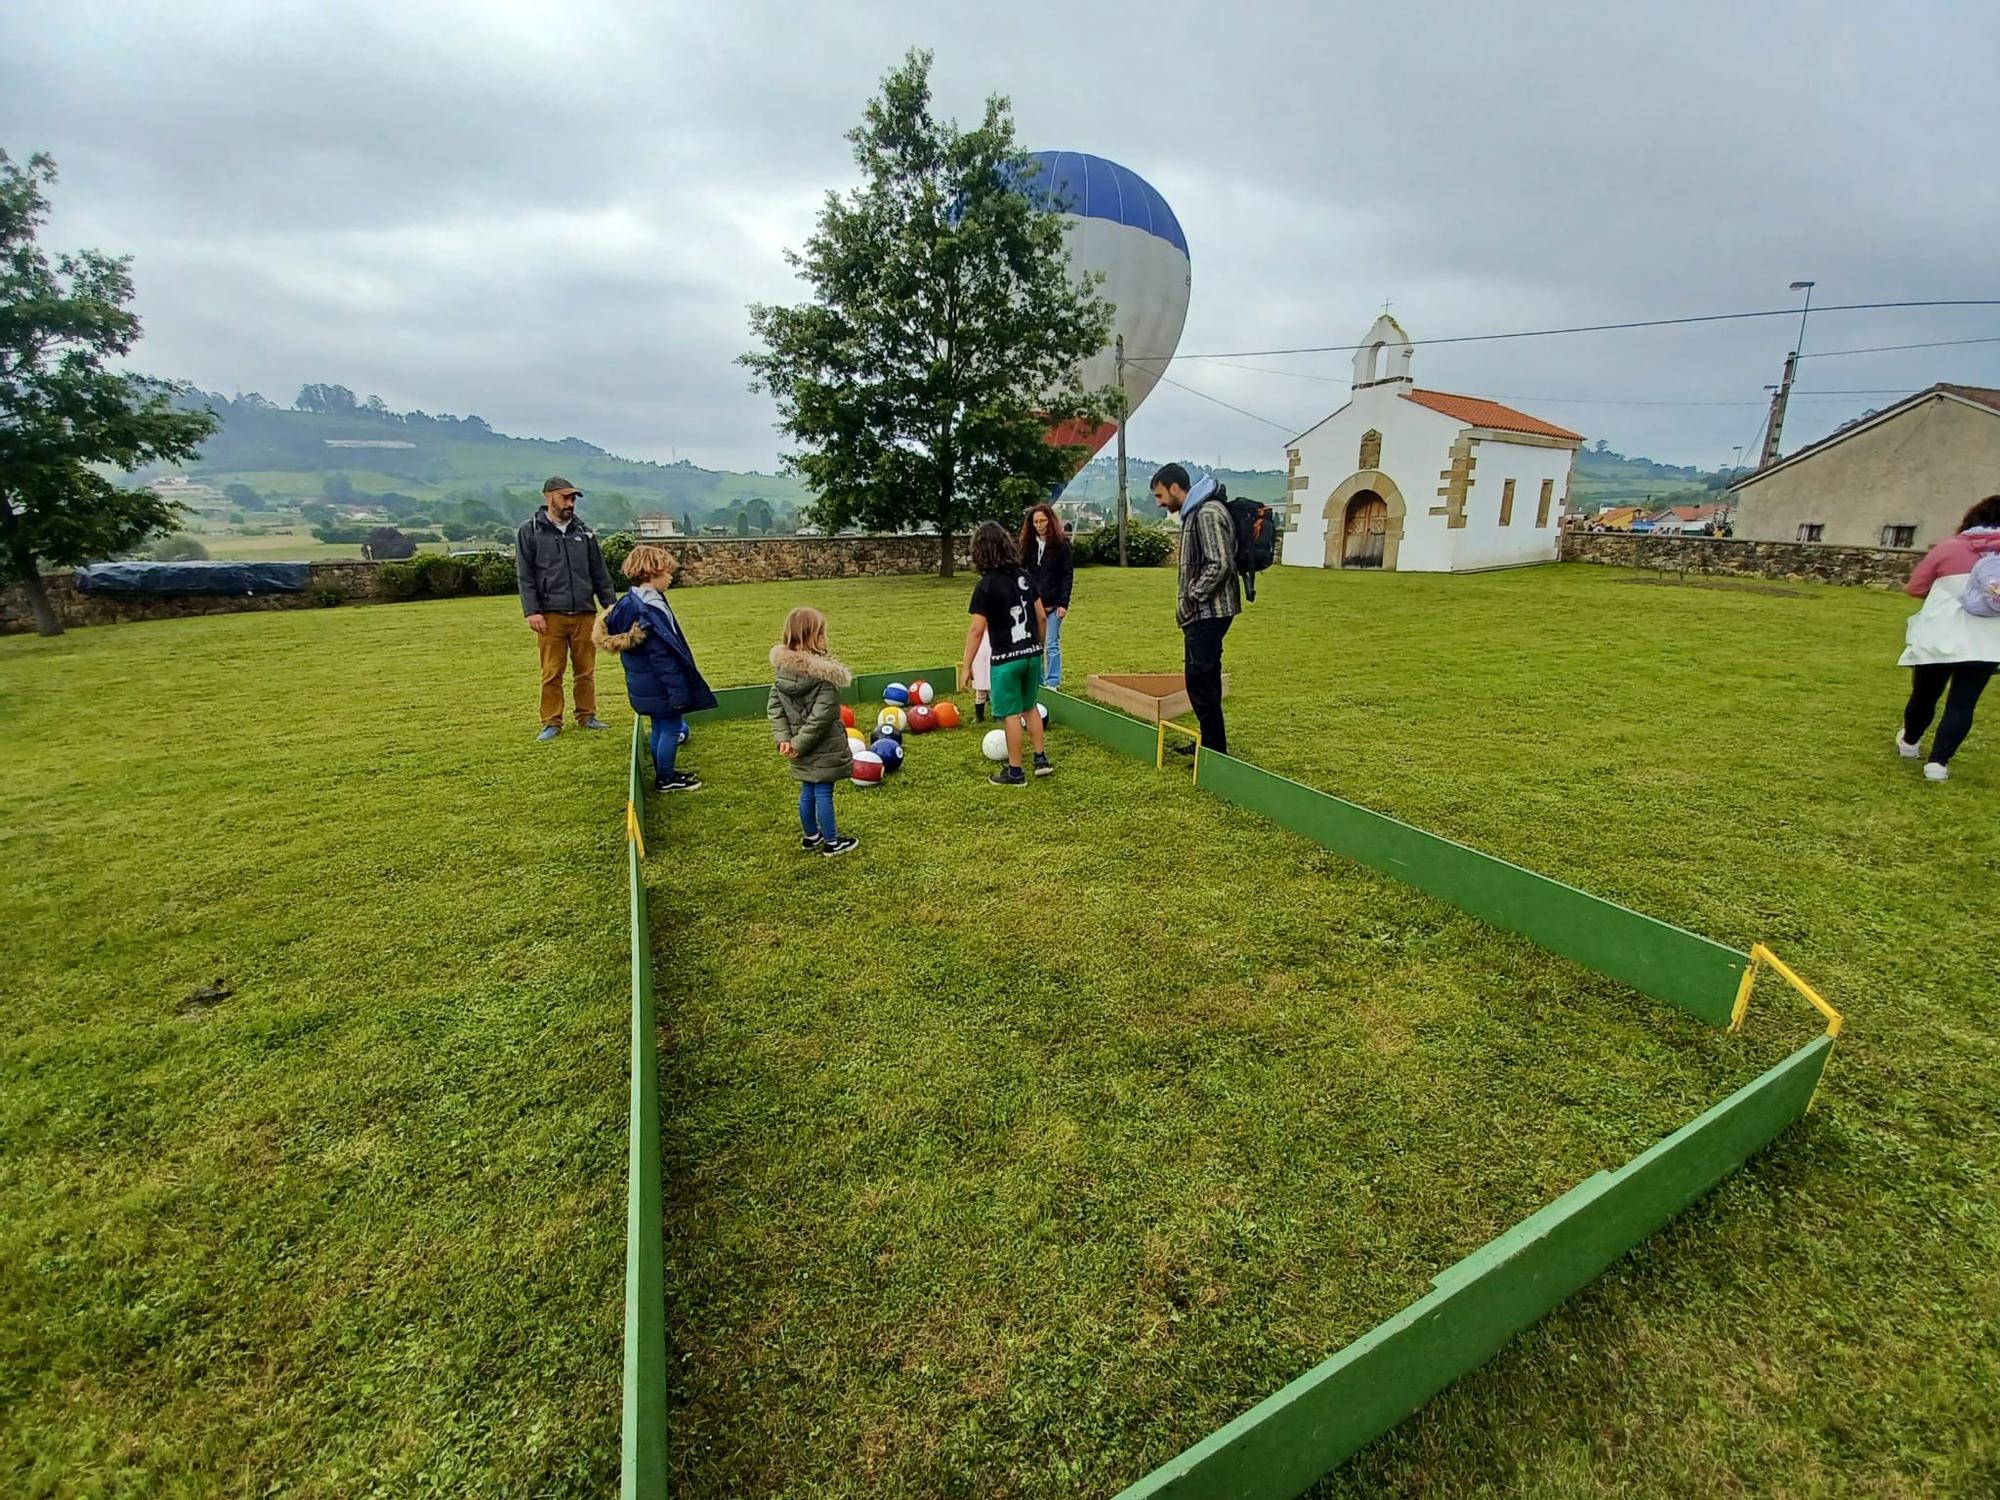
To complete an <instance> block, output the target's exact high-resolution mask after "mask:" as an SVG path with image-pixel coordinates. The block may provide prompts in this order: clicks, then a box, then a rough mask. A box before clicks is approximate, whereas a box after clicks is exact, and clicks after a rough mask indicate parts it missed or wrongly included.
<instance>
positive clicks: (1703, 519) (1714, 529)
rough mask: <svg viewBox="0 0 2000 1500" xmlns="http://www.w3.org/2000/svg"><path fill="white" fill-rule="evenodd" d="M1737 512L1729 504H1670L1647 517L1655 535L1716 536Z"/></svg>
mask: <svg viewBox="0 0 2000 1500" xmlns="http://www.w3.org/2000/svg"><path fill="white" fill-rule="evenodd" d="M1735 514H1736V513H1735V511H1734V510H1732V509H1731V508H1730V507H1729V506H1727V505H1670V506H1668V507H1667V508H1666V509H1665V510H1660V511H1655V512H1654V513H1653V514H1652V515H1650V516H1648V517H1647V518H1646V519H1647V521H1648V522H1649V523H1650V525H1649V529H1650V530H1651V531H1652V533H1653V535H1654V536H1714V535H1717V534H1718V533H1719V532H1721V531H1722V529H1723V528H1724V527H1726V526H1728V525H1729V523H1730V521H1731V520H1732V519H1733V518H1734V517H1735Z"/></svg>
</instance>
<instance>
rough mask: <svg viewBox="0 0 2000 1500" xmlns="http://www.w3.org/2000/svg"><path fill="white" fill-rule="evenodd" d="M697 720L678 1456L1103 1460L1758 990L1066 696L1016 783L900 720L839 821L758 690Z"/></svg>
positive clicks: (1292, 1361) (892, 1469) (1168, 1451)
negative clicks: (1417, 858)
mask: <svg viewBox="0 0 2000 1500" xmlns="http://www.w3.org/2000/svg"><path fill="white" fill-rule="evenodd" d="M697 735H698V737H699V738H698V741H697V742H695V743H691V744H690V747H689V755H688V759H689V762H690V764H694V765H699V766H702V767H703V768H704V773H705V774H706V775H708V776H710V777H714V778H715V781H714V783H713V785H712V787H711V788H710V789H707V790H704V791H703V792H702V793H700V794H698V795H697V796H695V797H691V798H685V799H674V800H671V801H669V802H667V803H666V804H665V805H664V806H662V807H659V808H658V809H656V811H657V814H658V816H657V817H656V819H655V832H654V836H653V840H652V851H653V858H652V861H651V864H650V866H649V878H650V880H651V882H652V886H653V895H652V899H651V903H650V904H651V908H652V914H653V924H654V948H655V951H656V953H657V954H658V955H659V959H658V969H657V973H658V981H659V987H660V994H661V996H662V1015H663V1017H665V1018H666V1020H665V1024H666V1029H667V1045H666V1050H665V1056H666V1058H667V1059H668V1066H667V1069H666V1073H665V1076H664V1078H663V1080H662V1097H663V1099H664V1100H665V1101H666V1105H665V1138H666V1139H665V1151H664V1156H665V1160H666V1182H667V1198H668V1217H667V1243H668V1244H669V1245H670V1246H672V1247H673V1253H672V1254H671V1255H670V1257H669V1261H668V1264H669V1292H668V1324H669V1327H670V1328H671V1329H672V1330H673V1339H674V1349H675V1354H676V1356H677V1357H676V1359H675V1360H674V1362H673V1366H672V1367H673V1368H674V1369H675V1370H676V1371H677V1373H678V1377H679V1378H678V1381H677V1384H676V1388H675V1389H674V1391H673V1393H672V1396H671V1398H670V1399H671V1404H672V1407H673V1409H674V1411H675V1421H674V1423H673V1425H672V1428H671V1431H672V1433H673V1441H672V1443H671V1444H670V1447H669V1451H670V1453H671V1454H672V1455H673V1456H674V1458H675V1460H676V1464H677V1469H678V1478H677V1481H676V1482H675V1483H674V1485H673V1490H674V1492H675V1493H676V1494H681V1495H689V1496H711V1495H712V1496H727V1495H741V1494H780V1493H784V1494H829V1495H833V1494H839V1495H856V1496H860V1495H879V1496H913V1497H914V1496H924V1495H937V1494H974V1493H977V1494H984V1495H1007V1494H1017V1495H1051V1496H1053V1495H1071V1494H1097V1495H1108V1494H1110V1493H1111V1492H1112V1491H1114V1490H1116V1489H1118V1488H1119V1487H1120V1486H1121V1484H1122V1483H1123V1482H1125V1481H1129V1480H1131V1479H1134V1478H1137V1477H1138V1476H1139V1475H1140V1474H1141V1473H1143V1472H1145V1471H1146V1470H1147V1469H1149V1468H1150V1467H1152V1466H1153V1465H1154V1464H1156V1463H1158V1462H1160V1461H1161V1460H1164V1459H1166V1458H1168V1457H1171V1456H1172V1455H1173V1454H1174V1453H1175V1452H1177V1451H1178V1450H1179V1449H1180V1448H1182V1447H1184V1446H1186V1445H1187V1444H1189V1443H1192V1442H1194V1441H1196V1440H1198V1439H1200V1438H1201V1437H1203V1436H1204V1435H1206V1433H1207V1432H1208V1431H1209V1430H1210V1429H1211V1428H1213V1427H1216V1426H1219V1425H1221V1423H1222V1422H1224V1421H1226V1420H1227V1419H1228V1418H1229V1417H1231V1416H1233V1415H1235V1413H1236V1412H1237V1411H1239V1410H1241V1409H1242V1408H1244V1407H1247V1406H1249V1405H1252V1404H1254V1403H1255V1402H1256V1401H1257V1400H1259V1399H1261V1398H1262V1397H1263V1396H1265V1395H1267V1394H1269V1393H1270V1392H1271V1391H1273V1390H1276V1389H1277V1388H1278V1387H1279V1386H1280V1385H1282V1384H1284V1383H1285V1382H1286V1381H1287V1380H1289V1379H1290V1378H1291V1377H1292V1376H1294V1375H1296V1374H1298V1373H1300V1372H1301V1371H1303V1370H1304V1369H1305V1368H1306V1367H1308V1366H1309V1365H1311V1364H1314V1363H1316V1362H1317V1361H1318V1360H1319V1359H1320V1358H1322V1357H1323V1356H1324V1355H1325V1354H1327V1353H1328V1352H1330V1351H1331V1350H1332V1349H1333V1348H1334V1347H1337V1346H1338V1345H1340V1344H1344V1343H1346V1342H1347V1341H1348V1340H1350V1339H1352V1338H1354V1337H1356V1336H1358V1335H1359V1334H1361V1333H1362V1332H1364V1331H1365V1330H1366V1329H1368V1328H1369V1327H1371V1326H1372V1325H1373V1324H1375V1323H1376V1322H1379V1321H1380V1320H1381V1319H1382V1318H1384V1317H1386V1316H1388V1315H1389V1314H1390V1313H1392V1312H1394V1311H1396V1310H1397V1309H1399V1308H1400V1307H1402V1306H1403V1305H1405V1304H1406V1303H1408V1302H1411V1301H1414V1300H1415V1299H1416V1298H1417V1297H1419V1296H1421V1295H1422V1294H1423V1292H1424V1291H1426V1290H1427V1289H1428V1287H1427V1282H1428V1279H1429V1278H1430V1277H1431V1276H1432V1275H1434V1274H1436V1273H1438V1272H1440V1271H1442V1270H1443V1269H1444V1268H1445V1267H1446V1266H1447V1265H1449V1264H1451V1263H1452V1262H1453V1261H1455V1260H1457V1259H1458V1258H1460V1257H1461V1256H1463V1255H1464V1254H1466V1253H1467V1252H1468V1251H1470V1250H1472V1249H1474V1248H1475V1247H1477V1246H1478V1245H1480V1244H1482V1243H1484V1242H1485V1241H1486V1240H1488V1239H1490V1238H1491V1237H1492V1236H1493V1235H1495V1234H1497V1233H1498V1232H1499V1231H1500V1230H1501V1229H1503V1228H1505V1227H1506V1226H1507V1225H1509V1224H1511V1223H1513V1222H1515V1221H1517V1220H1519V1219H1521V1218H1523V1217H1525V1216H1526V1215H1527V1214H1528V1213H1530V1212H1532V1211H1533V1210H1534V1209H1535V1208H1538V1207H1540V1206H1541V1205H1542V1204H1543V1203H1545V1202H1547V1201H1549V1200H1550V1199H1552V1198H1554V1197H1556V1196H1558V1195H1559V1194H1560V1193H1561V1191H1562V1190H1564V1189H1565V1188H1567V1187H1569V1186H1571V1185H1572V1184H1574V1183H1576V1182H1578V1181H1580V1180H1581V1179H1583V1178H1585V1177H1587V1176H1589V1175H1590V1174H1591V1173H1592V1172H1593V1171H1596V1170H1598V1169H1600V1168H1606V1167H1611V1166H1615V1165H1617V1164H1618V1163H1620V1162H1622V1161H1624V1160H1626V1159H1627V1158H1629V1157H1631V1156H1633V1155H1635V1154H1637V1152H1638V1151H1640V1150H1642V1149H1643V1148H1644V1147H1645V1146H1647V1145H1650V1144H1651V1143H1652V1142H1653V1141H1654V1140H1656V1139H1658V1138H1659V1137H1660V1136H1662V1135H1664V1134H1666V1133H1668V1132H1669V1131H1671V1130H1672V1129H1674V1128H1675V1127H1677V1126H1678V1125H1680V1124H1682V1123H1685V1122H1686V1121H1687V1120H1688V1119H1690V1118H1692V1117H1693V1116H1694V1115H1696V1114H1698V1113H1700V1112H1701V1111H1702V1110H1703V1109H1705V1108H1706V1107H1707V1106H1708V1105H1709V1104H1712V1103H1714V1102H1715V1101H1716V1100H1717V1099H1720V1098H1721V1097H1722V1096H1723V1095H1724V1094H1726V1093H1728V1092H1729V1091H1730V1089H1732V1088H1733V1087H1735V1086H1736V1085H1738V1084H1740V1083H1742V1082H1745V1081H1747V1080H1748V1079H1749V1077H1751V1076H1752V1075H1753V1074H1754V1073H1755V1072H1757V1071H1761V1070H1762V1068H1763V1067H1765V1066H1767V1065H1768V1064H1769V1063H1771V1062H1772V1061H1775V1060H1776V1055H1777V1048H1776V1046H1775V1044H1774V1039H1775V1038H1776V1037H1778V1036H1780V1035H1782V1034H1784V1032H1785V1031H1786V1028H1784V1027H1772V1028H1769V1029H1767V1030H1765V1031H1762V1032H1760V1035H1759V1037H1758V1039H1757V1041H1756V1042H1755V1043H1752V1044H1748V1045H1746V1044H1745V1043H1744V1041H1743V1039H1742V1038H1732V1037H1726V1036H1723V1035H1721V1034H1719V1033H1717V1032H1714V1031H1712V1030H1710V1029H1709V1028H1707V1027H1705V1026H1703V1025H1702V1024H1701V1023H1699V1022H1697V1021H1695V1020H1693V1019H1692V1018H1689V1017H1687V1016H1684V1015H1682V1014H1681V1013H1680V1012H1678V1011H1675V1010H1673V1009H1672V1008H1670V1007H1667V1006H1663V1005H1657V1004H1651V1003H1648V1002H1646V1001H1645V1000H1643V999H1642V998H1640V997H1638V996H1636V995H1633V994H1630V993H1629V992H1624V991H1621V990H1620V989H1619V988H1618V987H1617V986H1615V985H1612V984H1610V983H1608V982H1606V981H1602V980H1597V979H1595V978H1593V977H1592V976H1590V975H1589V974H1587V973H1584V972H1582V971H1579V970H1578V969H1576V968H1575V967H1574V966H1572V965H1570V964H1567V963H1565V962H1563V961H1562V960H1559V959H1556V958H1554V957H1553V956H1551V955H1549V954H1546V953H1544V952H1542V951H1540V950H1538V949H1536V948H1535V947H1534V946H1533V945H1531V944H1529V943H1527V942H1525V941H1523V940H1520V939H1516V938H1512V937H1509V936H1505V935H1503V934H1501V933H1499V932H1497V931H1496V930H1495V929H1492V928H1489V927H1487V926H1485V925H1484V924H1483V923H1480V922H1478V921H1476V920H1474V919H1473V918H1470V917H1466V916H1462V915H1460V914H1458V913H1455V912H1453V911H1452V910H1450V909H1449V908H1447V907H1444V906H1441V905H1439V904H1437V903H1435V902H1432V901H1430V900H1429V899H1427V898H1423V897H1418V896H1415V895H1413V894H1412V893H1411V892H1410V891H1408V890H1407V888H1403V887H1400V886H1398V885H1397V884H1396V883H1395V882H1393V881H1391V880H1389V879H1387V878H1386V877H1382V876H1377V875H1374V874H1372V873H1370V872H1364V871H1358V870H1356V869H1354V868H1353V867H1351V866H1349V865H1347V864H1346V863H1345V862H1344V861H1341V860H1338V859H1336V858H1334V857H1333V856H1330V855H1328V854H1326V853H1325V852H1324V851H1323V850H1321V849H1319V848H1318V847H1317V846H1315V845H1311V844H1308V843H1306V842H1305V841H1304V840H1302V839H1297V838H1293V837H1290V836H1288V835H1286V834H1284V833H1282V832H1281V831H1280V830H1278V829H1277V828H1275V827H1273V826H1270V825H1260V824H1259V823H1257V822H1255V821H1246V819H1245V818H1243V817H1242V816H1241V815H1239V814H1238V813H1236V812H1235V811H1234V810H1233V809H1231V808H1229V807H1227V806H1226V805H1225V804H1223V803H1220V802H1217V801H1214V800H1212V799H1209V798H1206V797H1204V796H1202V795H1201V794H1200V793H1198V792H1195V791H1193V790H1192V789H1190V788H1188V787H1186V786H1185V785H1182V784H1179V783H1181V782H1184V780H1185V768H1184V766H1183V768H1182V775H1181V776H1180V777H1178V778H1175V779H1173V780H1163V779H1162V778H1161V777H1159V776H1158V775H1157V774H1156V773H1155V772H1154V771H1153V770H1152V768H1151V767H1150V766H1142V765H1139V764H1137V763H1134V762H1132V761H1130V760H1125V759H1120V758H1116V757H1114V756H1113V755H1112V754H1111V753H1110V752H1109V751H1106V750H1103V749H1100V748H1098V747H1097V746H1095V745H1093V744H1091V743H1090V742H1088V741H1082V740H1079V739H1077V738H1076V737H1074V736H1070V735H1063V734H1060V733H1058V734H1056V735H1055V736H1054V737H1053V739H1052V742H1051V743H1052V746H1053V753H1054V756H1055V758H1056V759H1057V761H1058V762H1059V768H1058V771H1057V773H1056V776H1055V777H1054V778H1052V779H1049V780H1046V781H1037V782H1035V783H1033V784H1032V785H1030V786H1029V787H1027V788H1023V789H1020V790H1000V789H996V788H992V787H989V786H987V785H986V784H985V781H984V777H985V775H986V772H987V770H988V769H989V768H990V767H989V763H988V762H987V761H985V760H983V759H982V758H981V756H980V752H979V747H978V736H977V734H976V733H975V732H974V731H972V730H969V729H968V730H961V731H959V732H958V733H955V734H937V735H931V736H927V737H915V736H913V737H911V739H910V740H909V741H908V755H907V759H906V764H905V768H904V769H903V770H902V771H901V772H899V773H896V774H894V775H892V776H891V778H890V779H889V781H888V782H887V784H885V785H884V786H883V787H881V788H879V789H869V790H867V791H859V790H856V791H853V792H852V793H850V792H849V791H848V790H847V789H845V788H843V789H841V790H840V791H838V792H837V794H836V802H837V804H838V811H839V813H840V816H841V817H842V818H843V819H844V822H845V831H847V832H851V833H857V834H859V836H860V837H861V840H862V844H861V848H860V849H859V850H858V851H857V852H856V853H855V854H853V855H851V856H848V857H845V858H843V859H841V860H839V861H837V862H836V861H828V860H824V859H821V858H818V857H817V856H813V855H804V854H801V852H800V851H799V849H798V847H797V837H798V825H797V820H796V814H795V812H794V809H793V802H794V798H795V783H793V782H792V781H791V779H790V777H789V775H788V774H787V772H786V768H785V765H784V763H783V762H782V761H780V760H779V758H778V757H777V755H776V754H775V753H774V752H773V750H772V746H771V737H770V732H769V728H768V726H766V725H763V724H761V723H743V722H740V721H739V722H734V723H730V724H727V725H722V726H717V727H716V728H714V729H707V728H703V729H701V730H698V731H697ZM697 752H698V753H697ZM718 766H720V767H722V768H723V772H722V774H721V775H720V776H717V773H716V768H717V767H718ZM1791 1029H1792V1030H1793V1031H1794V1032H1796V1031H1798V1030H1800V1029H1802V1028H1797V1027H1794V1028H1791Z"/></svg>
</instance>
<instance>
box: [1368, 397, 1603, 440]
mask: <svg viewBox="0 0 2000 1500" xmlns="http://www.w3.org/2000/svg"><path fill="white" fill-rule="evenodd" d="M1402 394H1403V399H1404V400H1405V401H1414V402H1416V403H1417V405H1419V406H1428V407H1429V408H1430V409H1431V410H1432V411H1435V412H1443V413H1444V415H1446V416H1447V417H1450V418H1452V419H1453V420H1454V421H1458V422H1463V423H1465V425H1466V426H1468V427H1492V428H1495V429H1497V430H1498V431H1501V432H1526V433H1532V434H1534V435H1535V436H1536V437H1552V438H1565V439H1568V440H1569V441H1571V442H1577V443H1580V442H1582V441H1583V434H1582V433H1580V432H1571V431H1570V430H1569V429H1568V428H1567V427H1558V426H1556V424H1555V423H1553V422H1544V421H1543V420H1542V419H1541V418H1540V417H1531V416H1529V415H1528V414H1527V413H1526V412H1524V411H1516V410H1514V408H1513V407H1511V406H1502V405H1501V404H1500V403H1499V402H1498V401H1488V400H1486V399H1484V398H1483V397H1480V396H1454V395H1453V394H1452V393H1451V392H1449V391H1424V390H1408V391H1404V392H1403V393H1402Z"/></svg>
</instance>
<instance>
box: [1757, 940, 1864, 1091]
mask: <svg viewBox="0 0 2000 1500" xmlns="http://www.w3.org/2000/svg"><path fill="white" fill-rule="evenodd" d="M1765 967H1769V968H1770V969H1771V970H1772V971H1774V972H1775V973H1776V974H1777V976H1778V977H1779V978H1780V979H1782V980H1784V981H1785V983H1786V984H1789V985H1790V986H1791V987H1792V988H1793V989H1795V990H1797V991H1798V992H1799V993H1800V994H1801V995H1803V996H1805V997H1806V1002H1807V1003H1808V1004H1809V1005H1811V1006H1812V1008H1813V1009H1814V1010H1816V1011H1818V1012H1819V1013H1820V1014H1821V1015H1822V1016H1824V1017H1826V1034H1827V1035H1828V1036H1830V1037H1838V1036H1839V1035H1840V1028H1841V1027H1842V1026H1843V1025H1844V1024H1845V1018H1844V1017H1842V1015H1841V1014H1840V1012H1839V1011H1837V1010H1835V1009H1834V1008H1833V1007H1832V1006H1831V1005H1829V1004H1827V1002H1826V997H1825V996H1824V995H1822V994H1820V992H1819V991H1818V990H1816V989H1814V988H1813V987H1812V986H1811V985H1809V984H1807V983H1806V982H1805V981H1804V980H1803V979H1801V978H1799V976H1798V975H1797V974H1796V973H1795V972H1793V970H1792V966H1791V965H1790V964H1788V963H1786V962H1785V961H1784V960H1783V959H1782V958H1780V957H1778V955H1777V954H1775V953H1773V952H1772V951H1771V950H1770V949H1769V948H1766V947H1765V946H1764V945H1763V944H1762V943H1752V944H1751V945H1750V966H1749V967H1748V968H1747V969H1745V970H1744V971H1743V982H1742V983H1741V984H1739V985H1738V986H1737V987H1736V1008H1735V1009H1734V1010H1733V1011H1731V1012H1730V1014H1729V1029H1730V1030H1731V1031H1741V1030H1742V1029H1743V1019H1744V1017H1745V1016H1747V1015H1748V1014H1749V1013H1750V992H1751V990H1753V989H1755V988H1756V986H1757V971H1758V970H1759V969H1761V968H1765ZM1818 1100H1819V1090H1818V1089H1814V1090H1813V1097H1812V1099H1811V1100H1809V1101H1807V1103H1806V1108H1807V1109H1808V1110H1810V1109H1811V1108H1812V1107H1813V1104H1815V1103H1817V1102H1818Z"/></svg>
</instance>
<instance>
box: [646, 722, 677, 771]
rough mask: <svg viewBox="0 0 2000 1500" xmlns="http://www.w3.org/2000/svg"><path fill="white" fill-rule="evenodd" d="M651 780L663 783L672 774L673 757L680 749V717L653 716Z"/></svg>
mask: <svg viewBox="0 0 2000 1500" xmlns="http://www.w3.org/2000/svg"><path fill="white" fill-rule="evenodd" d="M652 741H653V779H654V780H655V781H665V780H666V779H667V778H668V777H669V776H671V775H673V774H674V756H675V755H676V754H678V753H679V751H680V748H681V716H680V715H679V714H654V715H653V734H652Z"/></svg>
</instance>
